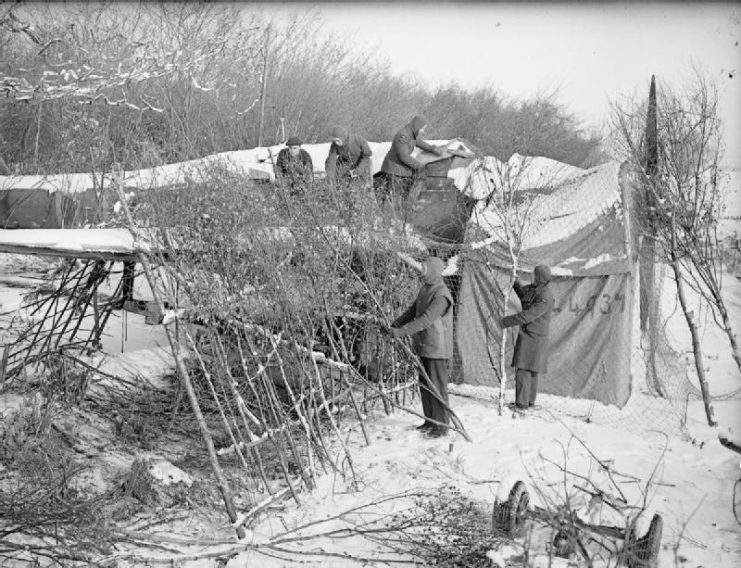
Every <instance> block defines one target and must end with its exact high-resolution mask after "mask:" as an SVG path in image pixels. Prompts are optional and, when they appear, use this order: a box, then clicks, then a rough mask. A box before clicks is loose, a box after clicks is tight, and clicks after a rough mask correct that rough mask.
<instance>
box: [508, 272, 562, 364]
mask: <svg viewBox="0 0 741 568" xmlns="http://www.w3.org/2000/svg"><path fill="white" fill-rule="evenodd" d="M514 290H515V293H516V294H517V296H518V297H519V298H520V304H521V305H522V311H521V312H519V313H517V314H512V315H509V316H506V317H504V318H503V319H502V327H504V328H506V327H511V326H514V325H519V326H520V332H519V334H518V335H517V343H516V344H515V351H514V354H513V355H512V366H513V367H515V368H517V369H526V370H528V371H532V372H534V373H546V372H547V371H548V335H549V333H550V325H551V313H552V312H553V306H554V304H555V300H554V298H553V293H552V292H551V289H550V286H549V284H548V283H545V284H540V285H538V286H536V285H534V284H529V285H527V286H523V285H522V283H520V281H519V280H515V285H514Z"/></svg>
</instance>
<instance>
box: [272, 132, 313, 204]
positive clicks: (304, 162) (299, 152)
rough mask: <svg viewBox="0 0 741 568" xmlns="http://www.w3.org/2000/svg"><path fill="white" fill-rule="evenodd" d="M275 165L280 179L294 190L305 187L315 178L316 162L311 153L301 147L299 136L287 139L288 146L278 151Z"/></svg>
mask: <svg viewBox="0 0 741 568" xmlns="http://www.w3.org/2000/svg"><path fill="white" fill-rule="evenodd" d="M275 167H276V169H277V171H276V174H277V177H278V179H279V180H280V181H282V182H283V183H285V184H287V185H288V187H289V188H290V189H291V190H294V191H295V190H299V191H301V190H303V189H305V188H306V187H307V186H310V185H311V182H312V181H313V179H314V164H313V162H312V161H311V156H310V155H309V153H308V152H307V151H306V150H304V149H303V148H301V139H300V138H299V137H298V136H291V137H290V138H289V139H288V140H287V141H286V147H285V148H283V149H282V150H281V151H280V152H278V159H277V160H276V161H275Z"/></svg>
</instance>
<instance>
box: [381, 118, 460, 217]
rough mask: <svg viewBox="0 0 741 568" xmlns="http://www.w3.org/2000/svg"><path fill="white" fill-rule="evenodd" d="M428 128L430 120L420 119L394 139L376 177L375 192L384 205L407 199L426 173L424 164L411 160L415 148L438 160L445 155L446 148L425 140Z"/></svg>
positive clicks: (413, 119)
mask: <svg viewBox="0 0 741 568" xmlns="http://www.w3.org/2000/svg"><path fill="white" fill-rule="evenodd" d="M426 128H427V119H426V118H425V117H423V116H421V115H417V116H415V117H414V118H412V120H411V121H410V122H409V124H407V125H405V126H404V127H403V128H402V129H401V130H399V131H398V132H397V133H396V135H395V136H394V139H393V141H392V142H391V148H389V151H388V153H387V154H386V157H385V158H384V159H383V164H382V165H381V171H380V173H379V174H378V176H377V177H376V191H377V193H378V199H379V201H380V202H381V203H385V201H386V200H387V199H388V198H389V197H390V196H396V197H400V198H402V199H404V198H406V197H407V194H408V193H409V190H410V189H411V187H412V185H414V182H415V180H416V178H417V176H418V175H419V174H420V173H421V172H422V170H424V168H425V165H424V163H422V162H420V161H419V160H417V159H415V158H413V157H412V152H413V151H414V148H415V147H417V148H421V149H422V150H426V151H428V152H433V153H435V154H437V155H438V156H442V155H444V154H445V148H438V147H436V146H433V145H432V144H428V143H427V142H425V140H424V139H423V138H422V136H423V135H424V131H425V129H426Z"/></svg>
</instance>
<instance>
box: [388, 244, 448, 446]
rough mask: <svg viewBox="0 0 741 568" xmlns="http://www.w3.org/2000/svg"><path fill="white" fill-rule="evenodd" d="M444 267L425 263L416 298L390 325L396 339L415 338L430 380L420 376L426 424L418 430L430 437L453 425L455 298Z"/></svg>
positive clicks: (432, 260)
mask: <svg viewBox="0 0 741 568" xmlns="http://www.w3.org/2000/svg"><path fill="white" fill-rule="evenodd" d="M443 268H444V264H443V261H442V260H441V259H439V258H437V257H435V256H431V257H429V258H428V259H427V260H426V261H425V263H424V264H423V265H422V287H421V288H420V290H419V293H418V294H417V299H416V300H415V301H414V303H413V304H412V305H411V306H410V307H409V309H407V310H406V311H405V312H404V313H403V314H402V315H401V316H399V318H398V319H397V320H396V321H394V323H393V324H391V333H392V334H393V336H394V337H396V338H401V337H407V336H410V335H411V336H412V337H413V345H414V351H415V353H416V354H417V355H418V356H419V358H420V360H421V361H422V366H423V367H424V370H425V372H426V373H427V377H428V378H429V381H428V380H427V378H425V377H424V376H423V374H422V373H420V376H419V390H420V395H421V399H422V411H423V412H424V415H425V422H424V424H421V425H420V426H418V427H417V428H418V429H419V430H421V431H422V432H423V433H424V434H425V435H426V436H428V437H430V438H439V437H440V436H445V435H447V433H448V425H449V424H450V417H449V415H448V410H447V405H448V376H449V361H450V358H451V357H452V356H453V296H452V295H451V294H450V290H448V287H447V286H446V285H445V282H444V281H443V276H442V273H443ZM433 421H434V422H433Z"/></svg>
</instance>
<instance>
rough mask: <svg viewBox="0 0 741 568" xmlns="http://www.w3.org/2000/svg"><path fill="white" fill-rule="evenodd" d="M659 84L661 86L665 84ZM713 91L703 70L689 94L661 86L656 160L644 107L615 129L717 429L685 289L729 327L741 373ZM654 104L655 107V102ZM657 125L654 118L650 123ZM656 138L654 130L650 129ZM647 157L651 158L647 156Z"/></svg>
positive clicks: (629, 110)
mask: <svg viewBox="0 0 741 568" xmlns="http://www.w3.org/2000/svg"><path fill="white" fill-rule="evenodd" d="M660 87H661V85H660ZM717 102H718V97H717V91H716V88H715V86H714V85H713V84H712V83H710V82H708V80H707V79H706V78H705V77H704V76H703V75H702V74H701V73H699V72H696V73H695V77H694V80H693V81H692V82H691V83H690V84H689V85H688V87H687V88H686V89H684V90H683V91H677V90H673V89H671V88H668V87H663V88H660V89H659V90H658V94H657V102H656V109H655V113H656V119H655V120H656V123H655V128H656V140H657V143H656V147H655V149H654V150H652V151H651V152H654V153H655V156H656V159H655V165H654V160H653V158H651V153H650V151H649V147H648V143H647V142H648V140H649V139H650V138H652V136H649V135H644V131H643V125H644V124H645V123H644V120H645V119H644V116H645V114H644V113H645V106H642V105H640V104H635V103H634V104H629V105H626V106H620V105H617V104H616V105H615V106H614V113H613V124H614V129H615V133H616V136H617V142H618V144H619V147H620V149H621V151H622V152H623V153H624V155H625V156H626V157H627V159H628V160H629V162H630V163H631V165H632V166H633V168H634V171H635V172H636V175H637V177H638V180H639V182H640V184H641V187H642V188H643V195H642V205H643V206H642V207H639V208H638V209H639V211H642V212H643V215H642V217H641V218H640V219H639V221H640V222H641V224H642V232H643V238H644V239H652V240H654V243H655V247H656V249H657V252H658V254H659V255H661V257H663V259H664V261H665V262H667V264H668V265H669V266H670V268H671V270H672V274H673V277H674V280H675V282H676V285H677V294H678V297H679V302H680V304H681V307H682V312H683V314H684V318H685V321H686V323H687V327H688V329H689V331H690V335H691V337H692V350H693V353H694V359H695V368H696V370H697V375H698V380H699V383H700V390H701V392H702V397H703V401H704V404H705V413H706V416H707V420H708V424H710V425H711V426H712V425H715V424H716V422H715V418H714V417H713V408H712V406H711V404H710V393H709V388H708V382H707V377H706V375H705V368H704V363H703V355H702V349H701V345H700V334H699V329H698V323H697V321H696V315H695V312H694V311H693V310H692V307H691V306H690V305H689V300H688V298H687V290H688V289H690V290H693V291H695V292H696V293H697V294H698V295H699V296H700V298H701V301H702V302H703V303H705V304H706V305H708V306H709V307H710V309H711V311H712V314H713V316H714V319H715V321H716V323H717V324H718V325H719V326H720V327H721V329H723V331H724V332H725V333H726V335H727V337H728V341H729V343H730V346H731V350H732V352H733V358H734V360H735V361H736V364H737V365H738V366H739V369H741V353H740V352H739V348H738V342H737V340H736V335H735V333H734V331H733V328H732V325H731V321H730V318H729V315H728V309H727V306H726V303H725V301H724V299H723V295H722V284H723V264H722V261H721V254H720V251H721V246H722V243H721V240H720V239H719V236H718V221H719V218H720V213H721V210H722V195H721V192H720V184H719V182H720V180H721V179H722V178H721V168H720V159H721V156H722V150H723V144H722V131H721V122H720V119H719V117H718V110H717ZM649 106H650V105H649ZM650 122H651V121H649V124H650ZM647 132H649V133H650V129H647ZM646 156H649V159H647V158H646Z"/></svg>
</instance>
